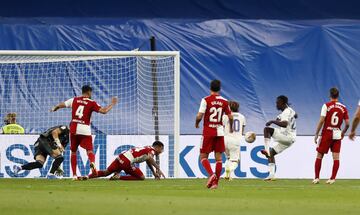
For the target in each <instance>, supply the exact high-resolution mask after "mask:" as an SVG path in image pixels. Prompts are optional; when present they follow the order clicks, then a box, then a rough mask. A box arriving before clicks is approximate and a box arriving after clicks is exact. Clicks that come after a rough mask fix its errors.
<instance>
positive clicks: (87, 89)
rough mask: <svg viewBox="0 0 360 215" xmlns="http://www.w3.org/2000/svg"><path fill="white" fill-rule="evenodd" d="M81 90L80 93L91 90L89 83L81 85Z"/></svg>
mask: <svg viewBox="0 0 360 215" xmlns="http://www.w3.org/2000/svg"><path fill="white" fill-rule="evenodd" d="M81 92H82V93H88V92H92V88H91V87H90V86H89V85H84V86H82V87H81Z"/></svg>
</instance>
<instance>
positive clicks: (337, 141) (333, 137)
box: [312, 88, 350, 184]
mask: <svg viewBox="0 0 360 215" xmlns="http://www.w3.org/2000/svg"><path fill="white" fill-rule="evenodd" d="M338 99H339V90H338V89H337V88H331V89H330V101H329V102H328V103H326V104H324V105H323V106H322V108H321V115H320V119H319V122H318V125H317V128H316V132H315V137H314V141H315V144H318V142H319V144H318V147H317V148H316V151H317V156H316V160H315V179H314V180H313V182H312V183H313V184H319V183H320V170H321V163H322V159H323V157H324V154H327V153H328V151H329V149H331V152H332V156H333V159H334V163H333V169H332V174H331V177H330V179H329V180H327V181H326V183H327V184H333V183H335V179H336V175H337V172H338V170H339V166H340V161H339V155H340V148H341V140H342V139H343V138H344V135H345V133H346V131H347V130H348V128H349V125H350V123H349V114H348V110H347V109H346V107H345V105H343V104H341V103H340V102H339V100H338ZM343 121H345V127H344V129H343V131H341V125H342V123H343ZM321 128H322V132H321V138H320V140H318V137H319V136H318V134H319V132H320V129H321Z"/></svg>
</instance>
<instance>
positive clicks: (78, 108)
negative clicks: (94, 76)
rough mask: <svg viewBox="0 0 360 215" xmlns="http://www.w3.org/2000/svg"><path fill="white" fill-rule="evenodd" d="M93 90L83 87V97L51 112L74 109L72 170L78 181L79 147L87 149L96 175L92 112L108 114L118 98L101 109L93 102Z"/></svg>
mask: <svg viewBox="0 0 360 215" xmlns="http://www.w3.org/2000/svg"><path fill="white" fill-rule="evenodd" d="M91 95H92V88H91V87H90V86H88V85H85V86H83V87H82V95H81V96H78V97H74V98H71V99H69V100H67V101H65V102H61V103H60V104H58V105H56V106H54V107H53V108H52V109H51V111H53V112H54V111H57V110H58V109H61V108H72V118H71V122H70V141H71V144H70V150H71V169H72V172H73V178H74V180H77V179H78V177H77V175H76V166H77V161H76V159H77V157H76V151H77V149H78V147H79V146H81V147H82V148H84V149H86V153H87V155H88V158H89V161H90V168H91V171H92V173H96V167H95V154H94V152H93V144H92V137H91V128H90V119H91V114H92V112H98V113H101V114H106V113H108V112H109V111H110V110H111V109H112V108H113V106H114V105H115V104H116V103H117V98H116V97H113V98H112V99H111V104H110V105H108V106H106V107H101V106H100V105H99V104H98V103H96V102H95V101H94V100H91Z"/></svg>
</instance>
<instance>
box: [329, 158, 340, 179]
mask: <svg viewBox="0 0 360 215" xmlns="http://www.w3.org/2000/svg"><path fill="white" fill-rule="evenodd" d="M339 166H340V161H339V160H334V164H333V169H332V174H331V178H330V179H335V178H336V174H337V172H338V170H339Z"/></svg>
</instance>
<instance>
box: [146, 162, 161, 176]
mask: <svg viewBox="0 0 360 215" xmlns="http://www.w3.org/2000/svg"><path fill="white" fill-rule="evenodd" d="M146 164H147V166H148V167H149V169H150V170H151V172H152V174H153V175H154V177H155V179H160V176H159V175H158V174H157V173H156V172H155V170H154V167H153V166H152V165H151V163H150V162H149V161H146Z"/></svg>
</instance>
